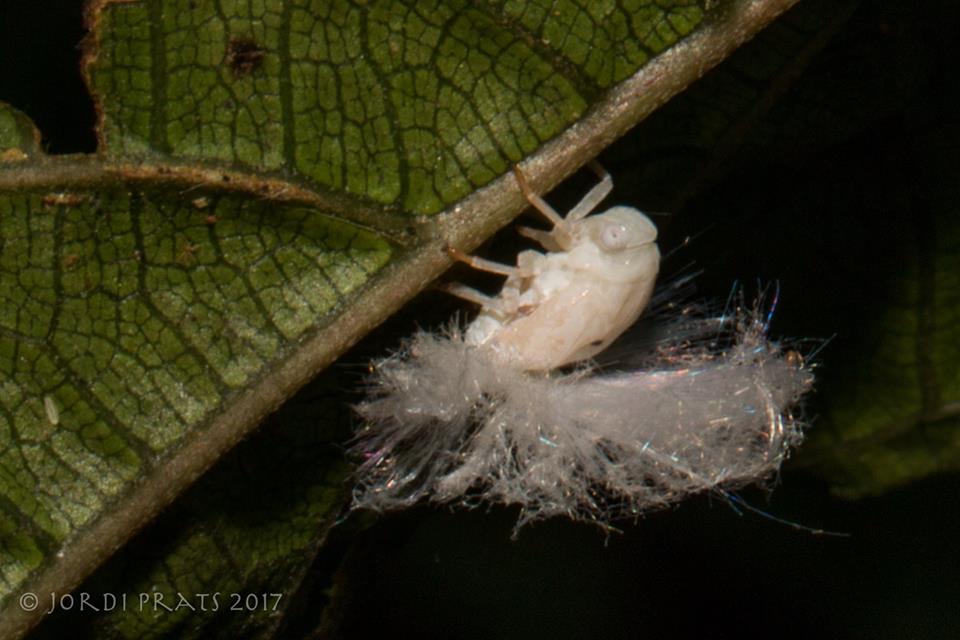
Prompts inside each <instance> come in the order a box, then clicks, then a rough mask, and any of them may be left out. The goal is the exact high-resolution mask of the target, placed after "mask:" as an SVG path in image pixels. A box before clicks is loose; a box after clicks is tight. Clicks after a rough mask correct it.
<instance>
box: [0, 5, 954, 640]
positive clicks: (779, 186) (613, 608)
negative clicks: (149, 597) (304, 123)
mask: <svg viewBox="0 0 960 640" xmlns="http://www.w3.org/2000/svg"><path fill="white" fill-rule="evenodd" d="M840 4H841V3H836V5H837V6H839V5H840ZM80 5H81V3H80V2H78V1H74V0H69V1H68V0H60V1H55V0H22V1H13V0H0V63H2V67H0V100H4V101H7V102H9V103H11V104H13V105H14V106H15V107H17V108H19V109H21V110H23V111H24V112H26V113H27V114H28V115H30V116H31V117H32V118H33V119H34V121H35V122H36V123H37V125H38V127H39V128H40V130H41V131H42V132H43V134H44V145H45V147H46V149H47V150H48V151H49V152H51V153H77V152H83V153H90V152H93V151H94V150H95V144H96V142H95V138H94V136H93V133H92V127H93V118H94V116H93V109H92V105H91V103H90V100H89V98H88V96H87V95H86V92H85V89H84V87H83V84H82V82H81V80H80V77H79V73H78V60H79V50H78V48H77V44H78V43H79V41H80V39H81V38H82V36H83V28H82V24H81V21H80ZM804 5H817V6H819V7H820V8H823V7H827V8H828V10H829V8H830V6H831V5H830V3H826V2H819V3H818V2H816V0H804V1H803V2H801V8H804V10H808V11H809V10H811V9H807V8H805V7H804ZM852 5H856V8H855V10H854V11H853V12H852V14H851V15H850V17H849V19H847V20H845V21H843V23H842V25H841V26H840V28H838V29H837V30H836V34H835V35H834V36H833V37H832V38H831V39H829V41H828V42H827V43H826V45H825V46H824V47H823V49H822V50H820V51H819V52H818V53H817V54H816V55H814V56H812V57H811V59H810V61H809V64H806V65H804V66H803V68H802V70H800V72H798V75H797V77H795V78H791V79H790V82H789V83H788V85H789V86H788V87H787V88H786V89H785V90H784V91H783V92H782V95H780V96H779V98H778V100H777V104H776V105H775V106H772V107H771V108H769V109H768V110H767V111H766V112H765V113H764V114H763V115H762V116H761V117H759V118H757V120H756V121H755V122H752V123H749V124H750V126H749V127H747V128H746V130H745V131H744V132H743V133H742V134H739V136H740V137H739V138H738V139H736V140H734V141H733V142H730V143H729V144H727V145H726V146H725V145H724V144H723V143H722V141H721V143H715V144H697V143H696V141H698V140H700V139H699V138H697V137H696V136H690V137H684V136H683V135H681V134H680V133H677V132H682V131H683V130H684V127H685V126H687V125H689V126H691V127H692V126H693V124H692V123H695V122H696V119H695V118H694V117H693V116H692V115H691V114H694V113H697V112H698V111H697V109H698V108H701V107H703V105H704V104H711V103H715V104H717V105H720V106H722V105H723V104H724V98H723V96H722V93H720V92H722V89H723V87H724V86H729V85H727V84H725V81H724V75H723V74H731V75H734V76H736V75H737V74H740V75H742V74H743V73H744V71H743V69H744V68H746V69H749V68H750V62H749V60H746V61H744V60H743V58H744V57H745V55H749V52H745V53H744V55H741V54H738V56H740V58H741V61H740V63H737V62H735V61H734V60H732V61H731V62H730V63H726V64H725V65H723V66H722V67H721V69H720V70H718V71H717V72H714V73H713V74H711V75H710V76H708V78H706V79H705V80H704V82H703V83H702V86H701V85H698V86H697V87H695V88H694V90H693V91H692V92H691V95H689V96H686V97H682V98H680V99H677V100H675V101H674V102H673V103H671V104H670V105H668V106H667V107H666V108H664V109H663V110H661V111H660V112H658V113H657V114H655V115H654V116H653V117H652V118H651V119H649V120H648V121H647V122H645V123H643V124H641V125H640V126H639V127H638V128H637V129H636V130H635V131H634V132H632V133H631V134H629V135H628V136H626V137H625V138H623V139H622V140H620V141H619V142H618V143H616V144H615V145H614V146H613V147H611V148H610V149H608V150H607V151H606V152H605V153H604V154H603V155H602V156H601V161H602V162H603V163H604V164H605V166H607V167H608V168H609V169H610V170H611V172H612V173H613V174H614V178H615V180H616V182H617V185H618V187H617V191H616V192H615V194H614V196H613V199H614V200H617V201H623V202H629V203H631V204H634V205H637V206H639V207H641V208H644V209H646V210H650V211H668V212H669V215H668V216H666V217H662V218H658V219H657V222H658V224H659V225H660V227H661V232H662V236H661V237H662V241H661V246H662V247H663V249H664V251H665V252H666V251H669V250H671V249H673V248H678V247H679V248H678V249H677V251H676V253H675V254H674V255H673V257H671V258H670V259H669V260H668V261H667V262H665V265H664V272H665V273H666V274H667V275H670V274H671V273H679V272H682V271H683V270H684V269H685V268H687V266H688V265H690V264H693V265H694V268H695V269H701V270H703V274H702V275H701V276H700V277H699V278H698V279H697V287H698V293H697V295H699V296H702V297H703V298H705V299H717V298H719V299H723V298H724V297H725V296H726V295H727V293H728V292H729V290H730V286H731V283H732V282H734V281H735V280H736V281H740V282H742V283H744V286H745V287H746V288H747V289H748V290H752V291H755V290H756V286H755V285H754V284H753V283H755V282H757V281H760V282H765V283H769V282H774V281H776V282H779V284H780V288H781V292H782V293H781V297H782V302H781V304H780V307H779V309H778V313H777V316H776V318H775V322H774V325H773V333H774V334H776V335H789V336H799V337H818V338H823V337H828V336H834V337H833V340H832V342H831V343H830V345H829V346H828V347H827V348H826V349H825V350H824V351H823V352H822V354H821V356H820V359H821V362H820V369H819V371H820V373H819V377H820V382H819V383H818V387H817V393H816V394H815V395H814V396H813V397H812V398H811V400H810V404H809V406H808V408H807V411H808V413H809V415H810V416H811V417H812V418H813V427H812V431H811V434H815V430H816V428H817V424H818V422H819V423H823V419H822V418H820V419H818V416H822V415H825V414H826V413H827V411H828V406H829V404H830V403H831V402H842V400H843V399H842V398H841V397H838V396H837V394H838V391H837V389H839V388H840V387H841V386H842V384H841V383H842V381H843V379H844V377H845V376H848V375H850V371H851V367H856V366H857V362H858V359H859V358H860V356H861V353H862V350H863V349H864V341H865V339H866V338H865V337H869V338H870V339H873V338H872V336H873V334H872V333H871V331H874V330H876V327H874V326H873V325H871V320H872V319H873V318H874V317H875V315H876V312H877V311H878V310H880V309H882V308H883V307H884V305H885V303H886V301H885V295H886V292H887V291H888V287H889V285H890V282H891V281H893V280H895V279H896V278H897V276H898V274H900V273H902V272H903V269H904V266H903V265H904V264H905V261H906V260H908V259H910V256H912V255H913V254H914V252H915V251H916V250H917V247H918V246H922V244H923V242H924V241H925V240H924V239H925V238H926V239H927V240H929V238H930V234H931V233H932V229H934V228H935V227H934V226H933V223H932V221H933V220H940V221H943V220H945V219H947V220H948V221H949V218H950V217H951V216H952V219H953V220H954V221H955V220H956V219H957V206H956V205H954V206H946V207H944V206H943V205H942V204H938V203H942V202H943V201H947V202H949V201H950V200H949V198H950V197H951V196H952V195H953V194H956V193H957V180H956V179H953V180H952V181H950V180H948V181H943V179H942V175H943V174H944V172H943V170H942V167H944V166H950V163H954V162H955V158H956V157H957V156H958V149H957V141H958V140H960V137H958V136H957V131H958V130H960V129H958V123H957V111H958V103H957V101H956V99H955V93H956V92H955V88H954V85H955V84H956V83H957V74H956V69H957V66H956V62H957V49H958V46H960V44H958V43H960V38H958V37H957V36H958V35H960V28H958V27H960V10H958V8H957V7H956V6H955V3H953V2H948V1H945V0H944V1H941V2H935V1H932V2H924V3H902V2H897V1H894V0H889V1H886V2H884V1H876V2H871V1H863V2H860V3H852ZM852 5H851V6H852ZM817 6H814V7H813V9H812V10H813V11H816V10H817ZM837 10H838V11H839V9H837ZM761 44H763V46H771V45H770V43H761ZM773 44H774V45H775V44H776V42H774V43H773ZM742 53H743V52H742ZM737 64H742V65H743V66H742V67H738V66H736V65H737ZM760 84H762V82H760ZM718 111H721V112H722V111H723V109H722V108H721V109H718ZM664 132H666V133H664ZM671 136H673V137H671ZM691 141H693V142H691ZM934 166H936V167H940V169H937V170H933V169H932V167H934ZM691 171H692V172H693V174H694V175H697V176H701V177H702V180H700V182H699V183H698V186H696V188H693V187H690V184H689V182H684V180H683V179H682V178H683V177H684V176H687V175H689V174H690V173H691ZM946 175H948V176H950V175H957V174H955V173H954V174H950V173H949V172H947V173H946ZM678 176H679V177H678ZM937 176H941V177H940V178H938V180H940V182H937V181H936V180H934V177H937ZM588 182H589V176H585V175H581V176H578V177H575V178H574V179H573V180H571V181H570V182H569V183H568V184H566V185H565V186H564V187H562V188H561V189H559V190H558V191H557V192H556V193H555V194H552V195H551V198H550V199H551V201H553V202H554V203H557V204H558V205H560V206H563V205H565V204H566V203H569V202H571V201H575V200H576V198H577V195H578V194H580V193H582V192H583V190H584V188H585V187H586V185H587V184H588ZM678 194H680V195H678ZM954 202H955V201H954ZM941 223H942V222H941ZM688 237H693V238H694V239H693V241H692V242H690V243H689V244H687V245H684V239H685V238H688ZM517 246H518V245H517V243H516V241H515V240H514V235H513V233H512V232H511V231H509V230H508V231H506V232H504V233H502V234H500V235H499V236H497V237H496V238H494V239H493V240H492V241H491V242H490V243H489V244H488V246H487V247H486V249H485V250H484V251H482V252H481V253H484V254H485V255H492V256H497V255H502V256H509V255H510V254H511V252H513V251H515V250H516V247H517ZM957 250H960V249H957ZM507 259H509V258H507ZM481 284H482V283H481ZM462 309H463V306H462V305H460V304H459V303H457V302H455V301H449V300H447V299H446V298H443V297H442V296H441V295H440V294H437V293H431V292H428V293H425V294H423V295H421V296H420V297H419V298H417V299H416V300H415V301H413V302H412V303H411V305H410V306H408V307H407V308H406V309H405V311H404V312H403V313H401V314H399V315H398V316H397V318H396V319H394V320H393V321H392V322H391V323H390V324H388V326H386V327H384V328H383V329H381V330H379V331H378V332H377V333H376V334H375V335H374V336H372V337H371V338H370V339H368V340H367V341H365V343H364V344H362V345H360V346H359V347H358V349H357V350H355V351H354V352H352V353H351V354H349V355H348V356H347V357H346V358H345V359H344V361H345V362H348V363H349V362H353V363H358V362H363V361H364V359H365V358H366V357H367V356H368V354H377V353H382V352H383V351H384V350H385V349H387V348H389V347H390V346H393V345H395V344H396V340H398V339H399V337H400V336H403V335H406V334H407V333H409V331H410V330H411V328H412V327H413V326H415V325H418V324H419V325H427V326H430V325H435V324H439V323H441V322H443V321H444V320H445V319H446V318H447V317H448V316H449V314H450V313H452V312H453V311H456V310H462ZM881 339H882V338H881ZM811 437H813V435H811ZM803 462H804V450H803V449H801V450H800V451H799V452H798V453H797V455H796V456H795V457H794V460H793V461H791V464H788V465H787V467H786V468H785V470H784V473H783V474H782V477H781V480H780V483H779V486H777V487H776V490H775V491H774V492H773V493H772V494H771V495H769V496H768V494H767V493H765V492H763V491H760V490H756V491H748V492H746V493H745V494H744V495H745V497H746V498H747V499H748V500H749V501H750V502H751V504H753V505H755V506H757V507H759V508H762V509H764V510H766V511H767V512H769V513H771V514H773V515H775V516H776V517H779V518H783V519H787V520H789V521H791V522H796V523H800V524H802V525H806V526H808V527H813V528H816V527H823V528H826V529H830V530H834V531H841V532H845V533H848V534H849V537H847V538H838V537H828V536H820V535H814V534H812V533H810V532H808V531H799V530H796V529H794V528H791V527H789V526H786V525H783V524H778V523H776V522H771V521H769V520H767V519H764V518H763V517H761V516H758V515H756V514H750V513H746V514H744V515H738V514H737V513H736V512H735V511H734V510H733V509H732V508H731V507H730V506H729V505H728V504H726V503H725V502H724V501H723V500H720V499H717V498H716V497H713V498H711V497H700V498H696V499H693V500H690V501H688V502H685V503H684V504H682V505H680V506H678V507H677V508H676V509H672V510H670V511H666V512H662V513H656V514H652V515H649V516H647V517H645V518H644V519H642V520H640V521H639V522H638V523H635V524H634V523H624V524H623V525H622V529H623V533H621V534H614V535H611V536H609V537H608V536H606V535H605V534H604V533H602V532H601V531H600V530H598V529H596V528H592V527H589V526H584V525H576V524H572V523H569V522H566V521H558V520H553V521H549V522H545V523H539V524H535V525H532V526H530V527H527V528H525V529H523V530H522V531H521V532H520V535H519V539H518V540H516V541H512V540H511V539H510V535H511V531H512V527H513V523H514V522H515V519H516V512H514V511H512V510H509V509H492V510H490V512H484V511H474V512H456V513H450V512H448V511H445V510H442V509H426V508H423V509H417V510H414V511H412V512H410V513H405V514H400V515H396V516H391V517H388V518H384V519H383V520H381V521H379V522H378V523H377V524H375V525H374V526H373V527H371V528H369V529H367V530H365V531H363V532H360V533H355V532H353V531H351V532H350V533H349V534H342V535H341V537H340V538H339V539H338V540H335V543H336V544H334V545H333V546H332V549H333V550H332V551H330V552H329V553H328V554H327V556H325V557H322V558H321V560H320V561H318V565H317V571H318V572H321V571H328V570H329V567H330V566H332V565H335V564H337V563H339V562H340V560H341V559H344V558H345V559H344V562H345V563H346V564H345V565H344V569H343V571H342V572H341V577H340V580H342V581H343V582H342V584H346V585H349V587H350V588H349V589H347V592H348V593H350V594H352V595H350V596H349V597H346V598H344V599H342V600H339V601H337V603H336V606H337V615H338V617H339V619H340V626H339V628H340V632H341V634H342V635H343V636H344V637H366V636H371V637H372V636H380V637H385V636H386V637H389V636H395V637H407V636H408V635H410V634H416V636H414V637H425V638H431V637H438V638H440V637H444V638H529V637H551V638H587V637H604V638H667V637H669V638H743V637H760V636H763V637H840V638H891V639H892V638H950V637H960V636H958V634H960V606H958V602H960V560H958V552H957V550H956V547H957V540H958V539H960V521H958V518H957V513H958V509H960V507H958V506H957V505H958V504H960V483H958V482H957V477H956V475H950V474H946V473H944V474H940V475H937V476H934V477H931V478H928V479H926V480H923V481H919V482H916V483H914V484H913V485H910V486H908V487H905V488H902V489H898V490H895V491H891V492H888V493H886V494H883V495H880V496H877V497H874V498H869V499H864V500H860V501H856V502H848V501H844V500H840V499H838V498H836V497H833V496H832V494H831V493H830V490H829V489H830V487H829V486H828V484H827V482H825V481H824V480H823V479H822V478H823V473H821V472H820V471H819V470H818V469H817V467H816V466H815V465H804V464H803ZM335 538H336V536H335ZM318 584H320V585H321V586H322V585H324V584H328V580H327V581H324V580H319V581H318ZM312 622H313V619H312V617H311V616H306V617H305V619H304V620H302V621H299V622H295V623H294V624H293V625H292V627H291V631H290V633H291V635H296V634H298V633H299V632H300V630H301V629H302V630H305V629H307V628H309V627H310V626H311V624H312Z"/></svg>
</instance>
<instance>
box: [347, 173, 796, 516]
mask: <svg viewBox="0 0 960 640" xmlns="http://www.w3.org/2000/svg"><path fill="white" fill-rule="evenodd" d="M592 166H593V169H594V171H595V172H596V173H597V174H598V176H599V177H600V179H601V180H600V183H599V184H598V185H597V186H595V187H594V188H593V189H591V191H590V192H589V193H588V194H587V195H586V197H584V198H583V200H582V201H581V202H580V203H579V204H577V205H576V206H575V207H574V208H573V210H572V211H571V212H570V213H569V214H568V215H567V216H566V217H565V218H562V217H561V216H560V215H559V214H557V213H556V212H555V211H554V210H553V209H552V208H550V206H549V205H548V204H547V203H546V202H544V201H543V199H542V198H540V197H539V196H537V195H536V194H534V193H533V192H532V191H531V190H530V188H529V187H528V186H527V184H526V181H525V179H524V177H523V175H522V174H521V173H520V172H519V171H515V173H516V177H517V181H518V183H519V185H520V188H521V190H522V191H523V193H524V194H525V196H526V197H527V199H528V200H529V201H530V202H531V204H533V205H534V207H535V208H536V209H537V210H538V211H540V212H541V213H542V214H543V215H544V216H545V217H546V218H547V219H548V220H549V221H550V222H551V223H552V225H553V228H552V229H551V230H550V231H540V230H535V229H529V228H521V233H522V234H523V235H525V236H527V237H529V238H532V239H534V240H536V241H537V242H539V243H540V244H541V245H542V246H543V247H544V249H546V250H547V253H540V252H537V251H525V252H523V253H521V254H520V255H519V257H518V259H517V265H516V266H507V265H502V264H497V263H494V262H491V261H489V260H485V259H482V258H477V257H471V256H467V255H465V254H463V253H460V252H459V251H456V250H454V249H450V250H449V251H450V253H451V255H452V256H453V257H454V258H456V259H458V260H461V261H463V262H466V263H468V264H470V265H472V266H473V267H475V268H478V269H482V270H484V271H490V272H494V273H498V274H502V275H505V276H506V277H507V279H506V282H505V283H504V286H503V289H502V290H501V292H500V293H499V294H498V295H497V296H495V297H490V296H485V295H483V294H482V293H480V292H478V291H476V290H474V289H471V288H468V287H466V286H464V285H462V284H452V285H447V286H446V287H445V288H446V289H447V291H449V292H451V293H453V294H455V295H457V296H460V297H462V298H465V299H467V300H470V301H473V302H476V303H478V304H480V305H481V311H480V314H479V315H478V317H477V318H476V319H475V320H474V321H473V322H472V323H471V324H470V325H469V326H468V327H467V329H466V331H465V332H461V331H460V330H459V329H458V328H456V327H453V328H452V329H450V330H449V331H448V332H447V333H446V334H442V335H437V334H433V333H429V332H419V333H417V334H416V335H414V336H413V337H412V338H411V339H410V340H409V341H408V342H407V343H406V345H405V347H404V349H402V350H401V351H400V352H399V353H397V354H395V355H393V356H390V357H387V358H384V359H383V360H381V361H379V362H377V363H376V364H375V366H374V368H373V377H372V379H371V385H370V391H369V397H368V399H367V401H365V402H363V403H362V404H360V405H359V406H358V407H357V412H358V413H359V414H360V416H361V417H362V418H363V419H364V426H363V427H362V429H361V430H360V432H359V433H358V435H357V441H356V443H355V445H354V448H353V450H354V452H355V453H357V454H358V455H360V456H361V457H362V458H363V460H364V461H363V463H362V464H361V465H360V469H359V471H358V476H359V481H358V484H357V487H356V489H355V490H354V505H353V506H354V508H362V507H367V508H372V509H395V508H402V507H406V506H410V505H412V504H415V503H417V502H419V501H421V500H431V501H434V502H459V503H460V504H464V505H468V506H472V505H475V504H476V503H477V501H478V500H484V501H487V502H491V503H503V504H518V505H520V506H521V508H522V511H521V517H520V520H519V523H518V526H519V525H522V524H523V523H525V522H528V521H530V520H534V519H538V518H543V517H548V516H552V515H567V516H569V517H572V518H575V519H580V520H585V521H590V522H596V523H599V524H605V523H607V522H608V521H609V520H610V519H611V518H614V517H619V516H624V515H634V516H635V515H636V514H639V513H642V512H643V511H646V510H649V509H653V508H657V507H661V506H664V505H666V504H669V503H671V502H674V501H676V500H678V499H680V498H682V497H684V496H686V495H689V494H691V493H696V492H699V491H708V490H715V489H718V488H724V489H728V488H736V487H738V486H741V485H744V484H749V483H752V482H756V481H757V480H761V479H763V478H765V477H767V476H769V475H770V474H771V473H773V472H774V471H776V469H778V468H779V466H780V463H781V462H782V461H783V459H784V458H785V457H786V455H787V453H788V452H789V450H790V447H791V446H793V445H795V444H797V443H798V442H799V441H800V439H801V427H802V423H801V422H800V421H799V420H797V419H796V418H794V416H793V415H792V414H791V413H790V408H791V406H792V405H794V404H795V403H796V402H797V401H798V400H799V399H800V397H801V395H802V394H803V393H804V392H805V391H806V390H807V389H808V388H809V387H810V384H811V382H812V376H811V375H810V373H809V371H808V370H807V369H805V368H804V367H803V365H802V360H800V359H791V358H790V357H787V356H785V355H784V353H783V352H782V351H781V350H780V348H779V347H778V346H777V345H776V344H775V343H773V342H771V341H770V340H769V339H768V338H767V336H766V328H767V323H766V319H765V317H764V314H762V313H761V310H760V309H759V308H758V307H753V308H750V309H744V308H740V309H738V310H737V311H736V312H735V313H733V314H730V315H727V316H724V317H722V318H696V317H691V316H689V315H685V316H684V317H683V318H681V319H680V320H678V321H677V322H674V323H673V324H671V325H669V327H668V329H669V331H668V332H667V338H665V339H664V340H661V341H660V342H658V344H657V346H656V348H655V349H654V350H653V351H652V352H650V353H643V354H641V355H642V356H643V358H642V360H643V361H644V362H645V363H647V364H646V366H645V367H644V368H643V369H641V370H638V371H626V372H623V371H621V372H604V371H599V370H596V369H592V368H588V367H586V366H580V367H577V366H574V368H573V370H572V371H569V372H567V373H563V372H558V371H557V369H558V368H560V367H564V366H565V365H571V364H572V365H576V364H577V363H581V362H583V361H586V360H587V359H589V358H591V357H592V356H594V355H596V354H597V353H599V352H600V351H602V350H603V349H604V348H606V347H607V346H608V345H609V344H610V343H611V342H612V341H613V340H614V339H616V338H617V337H618V336H619V335H620V334H621V333H622V332H623V331H624V330H625V329H626V328H627V327H629V326H630V325H631V324H632V323H633V322H634V321H635V320H636V319H637V317H638V316H639V315H640V313H641V312H642V311H643V309H644V307H645V306H646V305H647V304H648V302H649V301H650V298H651V293H652V291H653V286H654V280H655V278H656V275H657V271H658V266H659V252H658V249H657V245H656V237H657V231H656V228H655V227H654V225H653V223H651V222H650V220H649V219H648V218H647V217H646V216H644V215H643V214H642V213H640V212H639V211H637V210H636V209H632V208H629V207H614V208H612V209H610V210H608V211H606V212H604V213H601V214H598V215H594V216H589V217H588V214H589V213H590V212H591V211H592V210H593V209H594V208H596V206H597V205H598V204H599V203H600V202H601V201H602V200H603V198H604V197H605V196H606V195H607V194H608V193H609V192H610V190H611V188H612V181H611V179H610V176H609V174H607V172H606V171H604V170H603V169H602V168H600V167H599V165H596V164H594V165H592Z"/></svg>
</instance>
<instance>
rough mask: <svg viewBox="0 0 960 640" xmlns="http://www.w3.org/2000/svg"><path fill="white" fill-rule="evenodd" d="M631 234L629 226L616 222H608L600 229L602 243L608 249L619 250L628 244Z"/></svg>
mask: <svg viewBox="0 0 960 640" xmlns="http://www.w3.org/2000/svg"><path fill="white" fill-rule="evenodd" d="M628 237H629V234H628V233H627V227H626V226H625V225H623V224H619V223H616V222H608V223H607V224H605V225H603V227H602V228H601V229H600V244H601V246H603V248H604V249H606V250H607V251H619V250H620V249H623V248H624V247H626V246H627V240H628Z"/></svg>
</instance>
